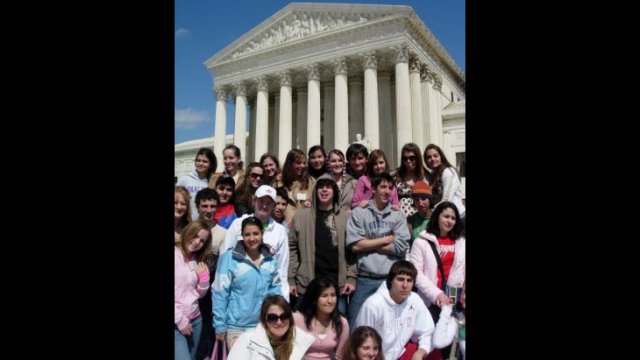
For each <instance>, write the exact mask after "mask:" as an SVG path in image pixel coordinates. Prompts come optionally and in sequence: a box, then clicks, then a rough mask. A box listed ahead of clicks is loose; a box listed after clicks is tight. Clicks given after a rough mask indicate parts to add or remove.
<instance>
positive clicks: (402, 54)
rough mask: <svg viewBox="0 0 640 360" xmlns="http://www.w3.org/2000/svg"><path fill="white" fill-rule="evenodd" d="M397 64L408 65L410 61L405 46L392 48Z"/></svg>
mask: <svg viewBox="0 0 640 360" xmlns="http://www.w3.org/2000/svg"><path fill="white" fill-rule="evenodd" d="M391 50H392V51H393V55H394V60H395V63H396V64H397V63H406V62H408V61H409V50H408V49H407V47H406V46H404V45H396V46H392V47H391Z"/></svg>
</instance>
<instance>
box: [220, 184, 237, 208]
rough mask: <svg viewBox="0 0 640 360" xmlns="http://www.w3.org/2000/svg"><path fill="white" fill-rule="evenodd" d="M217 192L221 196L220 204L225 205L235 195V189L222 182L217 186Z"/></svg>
mask: <svg viewBox="0 0 640 360" xmlns="http://www.w3.org/2000/svg"><path fill="white" fill-rule="evenodd" d="M216 192H217V193H218V197H219V198H220V205H224V204H226V203H228V202H229V199H231V196H233V189H232V188H231V186H229V185H225V184H220V185H218V186H216Z"/></svg>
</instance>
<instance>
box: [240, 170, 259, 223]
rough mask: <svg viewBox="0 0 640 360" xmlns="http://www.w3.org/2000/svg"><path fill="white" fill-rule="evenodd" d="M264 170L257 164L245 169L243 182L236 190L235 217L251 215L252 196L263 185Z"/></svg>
mask: <svg viewBox="0 0 640 360" xmlns="http://www.w3.org/2000/svg"><path fill="white" fill-rule="evenodd" d="M263 179H264V169H262V165H260V163H259V162H252V163H250V164H249V166H248V167H247V172H246V177H245V181H244V182H243V183H242V186H241V187H240V189H236V201H235V209H236V215H237V216H242V215H244V214H252V213H253V194H255V193H256V190H257V189H258V187H259V186H260V185H262V184H263V181H262V180H263Z"/></svg>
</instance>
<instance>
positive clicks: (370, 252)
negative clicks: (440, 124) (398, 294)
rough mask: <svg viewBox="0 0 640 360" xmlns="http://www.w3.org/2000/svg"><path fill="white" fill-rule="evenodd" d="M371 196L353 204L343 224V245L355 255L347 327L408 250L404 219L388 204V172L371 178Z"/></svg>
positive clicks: (390, 185) (389, 186)
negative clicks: (355, 273)
mask: <svg viewBox="0 0 640 360" xmlns="http://www.w3.org/2000/svg"><path fill="white" fill-rule="evenodd" d="M371 186H372V188H373V199H372V200H369V204H367V207H366V208H361V207H356V208H354V209H353V212H352V213H351V217H350V218H349V222H348V223H347V247H348V248H350V249H351V251H353V252H354V253H356V256H357V258H358V266H357V267H358V279H357V281H356V291H355V292H354V294H353V296H352V297H351V301H350V303H349V327H350V328H352V329H353V328H354V327H353V325H354V322H355V319H356V316H358V311H359V310H360V307H361V306H362V303H364V301H365V300H366V299H367V298H368V297H369V296H370V295H371V294H373V293H375V292H376V290H377V289H378V287H379V286H380V284H381V283H382V282H383V281H384V279H386V277H387V274H388V273H389V269H390V268H391V265H392V264H393V263H394V262H396V261H398V260H402V259H404V258H405V255H406V253H407V250H408V249H409V246H408V243H409V229H408V227H407V220H406V218H405V217H404V215H403V214H402V212H400V211H394V210H393V209H392V208H391V204H390V203H389V197H390V194H391V189H393V187H394V186H395V184H394V182H393V179H392V178H391V175H389V174H388V173H382V174H380V175H377V176H375V177H374V178H373V179H372V181H371Z"/></svg>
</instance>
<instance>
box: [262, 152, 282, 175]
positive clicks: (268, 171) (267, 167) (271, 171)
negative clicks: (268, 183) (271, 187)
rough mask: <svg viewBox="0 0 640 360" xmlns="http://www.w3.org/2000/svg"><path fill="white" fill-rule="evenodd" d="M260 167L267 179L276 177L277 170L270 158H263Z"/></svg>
mask: <svg viewBox="0 0 640 360" xmlns="http://www.w3.org/2000/svg"><path fill="white" fill-rule="evenodd" d="M262 167H263V168H264V173H265V176H266V177H268V178H269V179H271V178H273V177H274V176H276V172H277V171H278V168H277V167H276V163H275V162H274V161H273V159H272V158H270V157H268V158H265V159H264V161H263V162H262Z"/></svg>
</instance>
